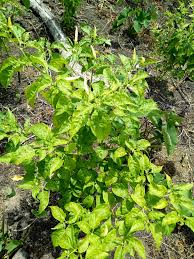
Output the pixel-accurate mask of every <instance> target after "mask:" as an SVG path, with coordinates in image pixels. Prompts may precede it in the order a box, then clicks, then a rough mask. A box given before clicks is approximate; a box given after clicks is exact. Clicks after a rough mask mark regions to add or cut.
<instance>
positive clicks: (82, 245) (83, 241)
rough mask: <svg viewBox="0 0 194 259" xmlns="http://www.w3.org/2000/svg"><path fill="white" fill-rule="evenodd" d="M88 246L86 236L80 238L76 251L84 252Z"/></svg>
mask: <svg viewBox="0 0 194 259" xmlns="http://www.w3.org/2000/svg"><path fill="white" fill-rule="evenodd" d="M88 246H89V240H88V238H87V237H85V238H83V239H80V240H79V242H78V252H79V253H81V254H82V253H84V252H86V250H87V249H88Z"/></svg>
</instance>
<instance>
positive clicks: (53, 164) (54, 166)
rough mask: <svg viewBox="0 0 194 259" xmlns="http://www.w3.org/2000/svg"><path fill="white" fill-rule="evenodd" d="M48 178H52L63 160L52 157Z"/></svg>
mask: <svg viewBox="0 0 194 259" xmlns="http://www.w3.org/2000/svg"><path fill="white" fill-rule="evenodd" d="M49 164H50V173H49V178H52V176H53V172H55V171H57V170H58V169H59V168H61V166H62V165H63V160H62V159H61V158H59V157H53V158H52V159H51V160H50V162H49Z"/></svg>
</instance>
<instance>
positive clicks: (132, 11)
mask: <svg viewBox="0 0 194 259" xmlns="http://www.w3.org/2000/svg"><path fill="white" fill-rule="evenodd" d="M156 17H157V12H156V8H155V7H154V5H149V6H146V7H144V8H142V7H136V8H131V7H125V8H124V9H123V10H122V11H121V12H120V14H119V15H118V16H117V18H116V20H115V21H114V22H113V29H116V28H118V27H120V26H122V25H124V24H126V23H127V24H128V33H129V35H133V34H138V33H140V32H142V31H143V30H144V29H147V28H149V27H150V24H151V23H152V22H153V21H154V20H156Z"/></svg>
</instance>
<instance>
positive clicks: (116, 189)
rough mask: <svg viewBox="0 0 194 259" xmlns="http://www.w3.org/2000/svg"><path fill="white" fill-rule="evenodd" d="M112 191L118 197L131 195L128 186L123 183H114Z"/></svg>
mask: <svg viewBox="0 0 194 259" xmlns="http://www.w3.org/2000/svg"><path fill="white" fill-rule="evenodd" d="M112 192H113V193H114V194H115V195H116V196H118V197H122V198H126V197H129V193H128V186H126V185H124V184H122V183H116V184H114V185H113V187H112Z"/></svg>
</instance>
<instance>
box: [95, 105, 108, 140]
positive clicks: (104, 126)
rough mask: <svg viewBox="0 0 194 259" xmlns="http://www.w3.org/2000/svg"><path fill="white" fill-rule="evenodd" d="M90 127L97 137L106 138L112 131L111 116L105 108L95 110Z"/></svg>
mask: <svg viewBox="0 0 194 259" xmlns="http://www.w3.org/2000/svg"><path fill="white" fill-rule="evenodd" d="M90 128H91V130H92V133H93V134H94V135H95V136H96V137H97V139H99V140H100V141H102V140H104V139H106V138H107V137H108V135H109V134H110V131H111V121H110V116H108V114H107V113H106V112H105V111H104V110H95V111H94V112H93V114H92V116H91V119H90Z"/></svg>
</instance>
